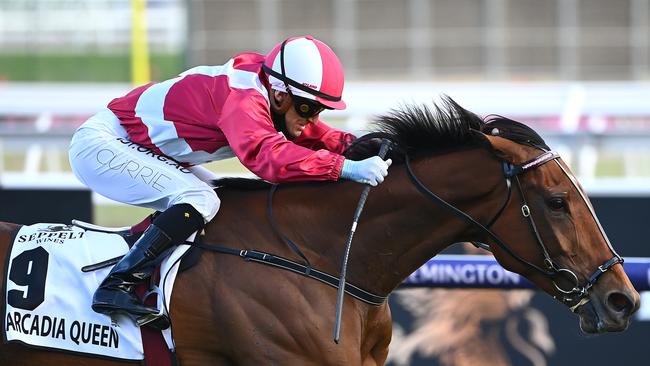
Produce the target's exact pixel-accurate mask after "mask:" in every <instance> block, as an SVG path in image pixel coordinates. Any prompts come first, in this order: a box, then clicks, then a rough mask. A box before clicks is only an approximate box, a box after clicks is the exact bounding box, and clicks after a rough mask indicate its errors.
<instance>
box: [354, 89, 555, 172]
mask: <svg viewBox="0 0 650 366" xmlns="http://www.w3.org/2000/svg"><path fill="white" fill-rule="evenodd" d="M370 126H371V127H370V133H368V134H367V135H364V136H361V137H360V138H358V139H357V140H355V141H354V142H353V143H352V144H351V145H350V146H349V147H348V149H347V150H346V151H345V152H344V155H345V157H346V158H350V159H353V160H361V159H365V158H368V157H370V156H373V155H376V154H377V152H378V150H379V144H380V139H384V138H385V139H388V140H390V141H391V142H393V144H394V146H395V145H396V146H397V147H398V152H401V154H392V155H391V157H392V158H393V159H395V158H397V159H398V160H401V159H400V156H399V155H403V153H407V154H409V155H410V156H415V155H419V154H420V153H424V152H434V151H444V150H449V149H456V148H463V147H473V146H480V145H482V144H484V143H485V139H484V138H482V133H485V134H492V135H499V136H501V137H504V138H507V139H509V140H512V141H514V142H517V143H521V144H526V145H531V146H540V147H545V148H546V149H547V150H548V147H547V146H546V143H545V142H544V140H543V139H542V138H541V137H540V136H539V135H538V134H537V133H536V132H535V131H534V130H533V129H532V128H530V127H528V126H526V125H524V124H523V123H520V122H517V121H513V120H511V119H508V118H505V117H502V116H498V115H491V116H488V118H486V119H482V118H481V117H479V116H477V115H476V114H474V113H472V112H470V111H468V110H466V109H465V108H463V107H461V106H460V105H459V104H458V103H456V101H454V100H453V99H451V98H450V97H448V96H444V97H443V98H442V103H440V104H436V103H434V104H433V105H432V106H427V105H424V104H422V105H406V106H403V107H402V108H399V109H392V110H390V111H389V112H388V113H387V114H385V115H381V116H379V117H377V118H376V119H375V120H374V121H373V122H372V123H371V125H370ZM396 155H397V156H396Z"/></svg>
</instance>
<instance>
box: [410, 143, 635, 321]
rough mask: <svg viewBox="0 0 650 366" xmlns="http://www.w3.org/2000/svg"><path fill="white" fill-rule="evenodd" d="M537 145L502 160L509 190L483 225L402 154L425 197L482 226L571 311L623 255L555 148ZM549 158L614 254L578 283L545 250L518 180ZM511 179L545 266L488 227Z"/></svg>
mask: <svg viewBox="0 0 650 366" xmlns="http://www.w3.org/2000/svg"><path fill="white" fill-rule="evenodd" d="M535 147H536V148H539V149H541V150H542V151H543V153H542V154H540V155H538V156H536V157H535V158H533V159H531V160H529V161H526V162H524V163H522V164H512V163H509V162H506V161H504V162H503V171H504V177H505V180H506V186H507V188H508V193H507V196H506V200H505V201H504V203H503V205H502V206H501V208H500V209H499V211H498V212H497V214H496V215H495V216H494V218H492V220H490V221H489V223H488V224H487V225H485V226H484V225H482V224H481V223H479V222H478V221H476V220H475V219H474V218H472V217H471V216H470V215H468V214H467V213H465V212H464V211H462V210H460V209H458V208H456V207H455V206H453V205H452V204H450V203H448V202H447V201H445V200H443V199H442V198H440V197H439V196H437V195H436V194H435V193H433V192H431V191H430V190H429V189H428V188H427V187H426V186H425V185H424V184H423V183H422V182H421V181H420V180H419V179H418V178H417V176H416V175H415V173H414V172H413V169H412V168H411V164H410V161H409V157H408V154H404V156H405V163H406V169H407V171H408V174H409V177H410V178H411V181H412V182H413V184H414V185H415V187H416V188H417V189H418V190H419V191H420V192H421V193H422V194H424V195H425V196H426V197H428V198H429V199H431V200H432V201H434V202H435V203H436V204H438V205H441V206H443V207H445V208H446V209H448V210H450V211H451V212H452V213H454V215H456V216H457V217H459V218H460V219H462V220H464V221H466V222H467V223H469V224H471V225H472V226H474V227H476V228H478V229H479V230H481V231H482V232H483V233H484V234H486V235H487V236H488V237H489V238H490V239H491V240H492V241H493V242H494V243H496V244H497V245H498V246H499V247H501V249H503V250H504V251H505V252H507V253H508V254H509V255H510V256H511V257H513V258H515V259H516V260H517V261H519V262H520V263H522V264H524V265H526V266H527V267H529V268H531V269H533V270H534V271H536V272H539V273H541V274H542V275H544V276H545V277H547V278H549V279H550V280H551V282H552V283H553V285H554V286H555V288H556V289H557V290H558V291H559V293H560V295H559V296H554V297H555V298H556V299H558V300H559V301H561V302H562V303H564V304H565V305H567V306H569V307H570V309H571V310H572V311H576V309H577V308H578V307H580V306H581V305H583V304H585V303H587V302H588V301H589V298H588V295H589V294H588V291H589V289H590V288H591V287H592V286H593V285H594V284H596V282H597V281H598V279H599V278H600V277H601V276H602V275H603V273H605V272H607V271H608V270H609V269H610V268H612V267H613V266H614V265H616V264H618V263H621V264H622V263H623V258H622V257H621V256H620V255H618V253H616V251H615V250H614V248H613V247H612V245H611V243H610V242H609V239H608V238H607V235H605V231H604V230H603V228H602V226H601V225H600V222H599V221H598V218H597V217H596V214H595V213H594V211H593V209H592V207H591V206H590V205H589V203H588V202H587V198H586V196H585V195H584V193H583V192H582V190H581V189H580V188H579V186H578V185H577V183H576V180H575V178H574V177H573V176H572V175H571V174H569V173H568V172H567V170H566V169H565V168H564V167H563V166H562V164H560V163H559V162H558V161H557V159H559V158H560V155H559V154H558V153H557V152H555V151H546V150H545V149H543V148H541V147H539V146H535ZM550 161H554V162H555V163H556V164H557V165H558V166H559V167H560V169H561V170H562V172H563V173H564V174H565V175H566V176H567V178H568V179H569V180H570V181H571V184H572V185H573V187H574V188H575V189H576V191H578V193H579V194H580V196H581V197H582V200H583V202H584V204H585V205H586V206H587V208H588V209H589V212H590V213H591V216H592V218H593V219H594V221H595V222H596V224H597V225H598V228H599V230H600V232H601V235H602V236H603V238H605V241H606V242H607V246H608V247H609V249H610V251H611V252H612V254H613V257H612V258H611V259H609V260H607V261H605V262H604V263H603V264H601V265H600V266H598V267H597V268H596V270H594V271H593V273H591V275H590V276H589V277H588V278H587V279H586V281H585V282H584V283H583V284H582V285H581V284H580V280H579V279H578V276H577V275H576V273H575V272H573V271H572V270H570V269H568V268H563V267H561V266H560V265H558V264H557V263H556V262H554V261H553V259H551V256H550V254H549V252H548V249H547V246H546V245H545V244H544V241H543V240H542V238H541V236H540V234H539V231H538V230H537V226H536V225H535V220H534V219H533V216H532V214H531V210H530V206H528V203H527V202H526V197H525V196H524V191H523V189H522V188H521V183H520V182H519V176H520V175H521V174H524V173H525V172H527V171H529V170H532V169H536V168H538V167H540V166H542V165H544V164H546V163H548V162H550ZM513 179H514V181H515V183H516V186H517V190H518V191H519V195H520V197H521V203H522V205H521V214H522V216H523V217H525V218H526V220H527V221H528V223H529V225H530V228H531V231H532V232H533V234H534V236H535V239H536V241H537V244H538V245H539V247H540V248H541V250H542V254H543V256H544V267H545V268H546V269H543V268H541V267H540V266H538V265H536V264H534V263H531V262H529V261H527V260H526V259H524V258H522V257H521V256H519V255H518V254H517V253H515V252H514V251H513V250H512V249H511V248H510V247H509V246H508V245H507V244H505V243H504V242H503V241H502V240H501V239H500V238H499V237H498V236H497V235H496V234H495V233H494V232H493V231H492V230H490V227H491V226H492V225H493V224H494V223H495V222H496V221H497V220H498V219H499V217H500V216H501V214H502V213H503V211H504V210H505V208H506V206H507V205H508V203H509V202H510V198H511V196H512V180H513ZM473 244H474V245H476V246H478V247H480V248H483V249H487V250H489V246H488V245H487V244H483V243H476V242H474V243H473ZM560 276H564V277H568V278H570V281H572V282H574V285H572V288H570V289H567V288H563V287H562V286H560V285H559V284H558V283H557V280H558V277H560Z"/></svg>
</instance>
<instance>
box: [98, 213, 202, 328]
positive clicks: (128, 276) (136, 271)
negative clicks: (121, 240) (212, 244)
mask: <svg viewBox="0 0 650 366" xmlns="http://www.w3.org/2000/svg"><path fill="white" fill-rule="evenodd" d="M202 226H203V217H202V216H201V215H200V214H199V213H198V212H197V211H196V210H195V209H194V208H193V207H192V206H190V205H188V204H182V205H176V206H172V207H170V208H169V209H168V210H167V211H165V212H163V213H162V214H161V215H160V216H159V217H158V218H156V220H154V223H153V224H152V225H151V226H149V228H148V229H147V230H146V231H145V232H144V233H143V234H142V236H141V237H140V239H138V241H137V242H136V243H135V244H134V245H133V247H132V248H131V250H130V251H129V252H128V253H127V254H126V255H125V256H124V257H123V258H122V259H121V260H120V261H119V262H117V264H116V265H115V267H113V269H112V270H111V271H110V272H109V274H108V276H107V277H106V279H104V281H103V282H102V283H101V284H100V285H99V288H98V289H97V290H96V291H95V295H94V296H93V304H92V308H93V310H94V311H96V312H98V313H102V314H106V315H109V316H110V315H112V314H114V313H124V314H126V315H128V316H130V317H131V318H133V319H134V320H135V321H136V322H137V323H138V325H145V324H149V323H151V322H155V323H151V324H150V325H152V326H154V327H156V328H162V329H165V328H167V327H168V326H169V319H167V318H166V317H163V319H161V317H160V316H159V313H160V312H159V310H158V309H156V308H152V307H149V306H145V305H144V304H143V303H142V300H141V299H140V298H139V297H138V296H137V295H136V294H135V293H134V289H135V285H137V284H138V283H140V282H142V281H144V280H146V279H148V278H150V277H151V275H152V273H153V271H154V270H155V269H156V267H157V266H158V265H159V264H160V262H162V261H163V259H165V258H166V257H167V254H169V252H170V251H171V248H172V247H173V246H174V245H175V244H178V243H181V242H182V241H184V240H185V239H186V238H187V237H188V236H190V235H191V234H192V233H194V232H196V231H197V230H199V229H200V228H201V227H202ZM167 228H171V230H169V229H167Z"/></svg>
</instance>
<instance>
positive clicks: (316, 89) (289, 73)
mask: <svg viewBox="0 0 650 366" xmlns="http://www.w3.org/2000/svg"><path fill="white" fill-rule="evenodd" d="M263 68H264V71H265V72H266V73H267V74H268V75H269V82H270V83H271V87H272V88H273V89H275V90H279V91H283V92H286V93H289V94H292V95H296V96H298V97H303V98H307V99H311V100H316V101H318V102H319V103H321V104H322V105H324V106H325V107H327V108H331V109H345V107H346V105H345V102H344V101H343V100H342V99H341V96H342V94H343V84H344V77H343V66H341V62H340V61H339V58H338V57H337V56H336V54H335V53H334V51H332V49H331V48H329V46H327V45H326V44H325V43H323V42H321V41H319V40H317V39H315V38H313V37H311V36H301V37H293V38H289V39H286V40H285V41H283V42H281V43H279V44H278V45H276V46H275V47H274V48H273V50H271V52H269V54H268V55H266V60H265V61H264V66H263Z"/></svg>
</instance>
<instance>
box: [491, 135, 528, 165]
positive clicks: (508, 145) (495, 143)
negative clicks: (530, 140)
mask: <svg viewBox="0 0 650 366" xmlns="http://www.w3.org/2000/svg"><path fill="white" fill-rule="evenodd" d="M484 136H485V139H486V140H487V141H488V142H489V143H490V146H492V151H494V153H495V155H496V156H497V157H499V158H500V159H503V160H505V161H508V162H511V163H517V162H521V161H525V160H526V150H525V149H524V147H523V146H522V145H520V144H518V143H516V142H513V141H510V140H508V139H506V138H503V137H499V136H492V135H487V134H485V135H484Z"/></svg>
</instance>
